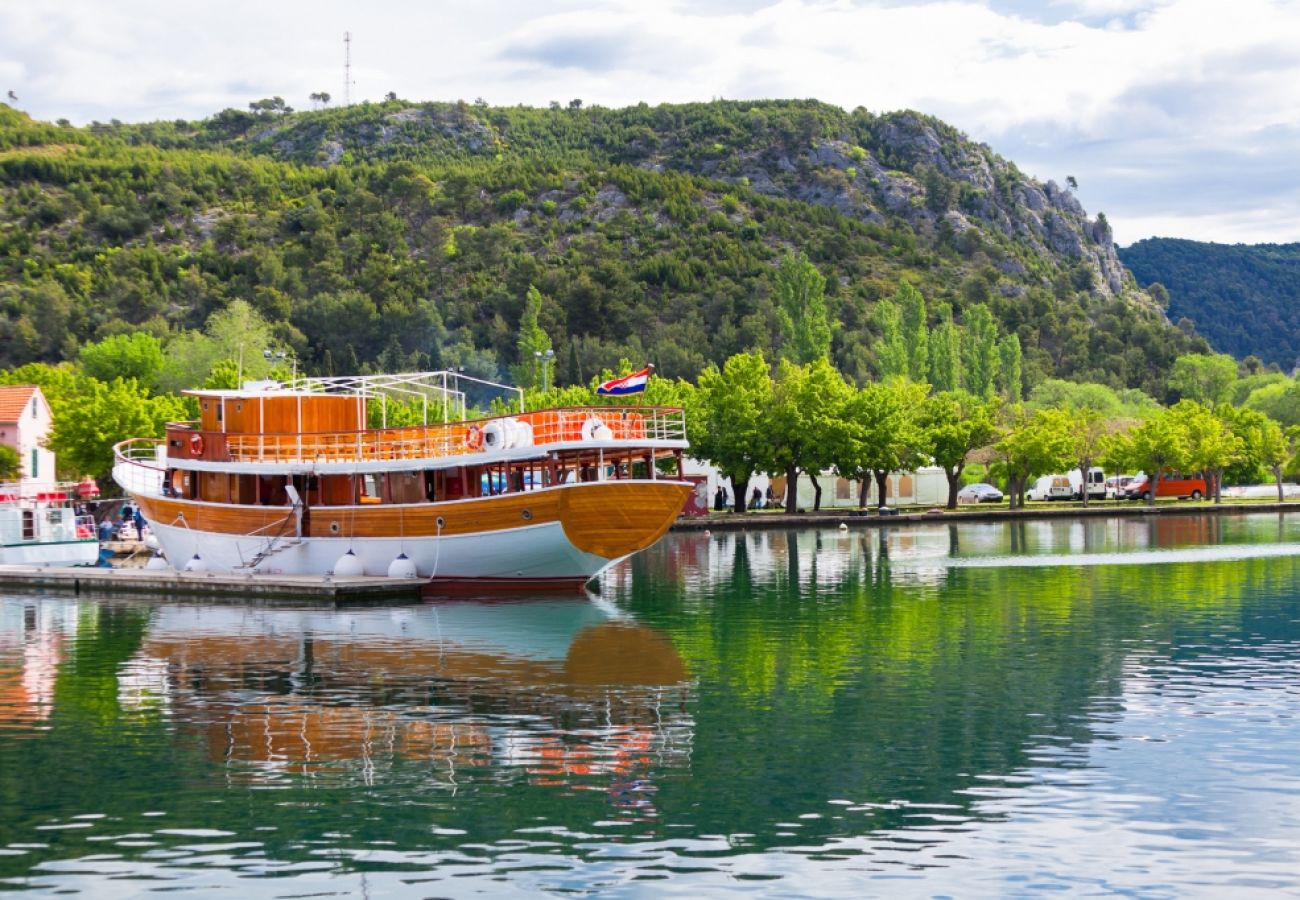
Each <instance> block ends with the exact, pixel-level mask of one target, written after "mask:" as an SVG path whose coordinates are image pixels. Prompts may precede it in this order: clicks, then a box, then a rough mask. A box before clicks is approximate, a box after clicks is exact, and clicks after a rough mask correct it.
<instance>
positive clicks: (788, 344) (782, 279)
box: [776, 253, 831, 365]
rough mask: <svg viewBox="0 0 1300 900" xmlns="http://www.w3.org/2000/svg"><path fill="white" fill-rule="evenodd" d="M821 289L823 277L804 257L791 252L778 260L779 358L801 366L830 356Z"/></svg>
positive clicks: (829, 324) (829, 328)
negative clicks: (779, 264)
mask: <svg viewBox="0 0 1300 900" xmlns="http://www.w3.org/2000/svg"><path fill="white" fill-rule="evenodd" d="M825 291H826V279H825V278H824V277H823V276H822V274H821V273H820V272H818V271H817V267H816V266H814V265H813V264H812V263H810V262H809V261H808V257H806V256H804V255H803V254H802V253H800V254H798V255H797V256H796V255H795V254H793V253H791V254H787V255H786V256H785V258H784V259H782V260H781V271H780V272H779V273H778V274H777V276H776V302H777V314H778V315H779V316H780V320H781V333H782V335H783V339H782V341H781V356H782V357H783V358H785V359H788V360H791V361H792V362H795V363H798V364H800V365H803V364H805V363H810V362H815V361H816V360H819V359H827V358H829V357H830V352H831V323H830V318H829V316H828V315H827V312H826V297H825Z"/></svg>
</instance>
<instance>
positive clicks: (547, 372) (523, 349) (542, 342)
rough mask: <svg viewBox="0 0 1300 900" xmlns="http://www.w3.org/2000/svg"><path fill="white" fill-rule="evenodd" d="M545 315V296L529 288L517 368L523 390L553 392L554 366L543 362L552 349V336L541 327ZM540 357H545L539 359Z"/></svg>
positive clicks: (515, 370) (525, 301)
mask: <svg viewBox="0 0 1300 900" xmlns="http://www.w3.org/2000/svg"><path fill="white" fill-rule="evenodd" d="M541 312H542V292H541V291H539V290H537V288H536V287H535V286H533V285H531V284H530V285H529V286H528V294H527V296H526V297H525V298H524V311H523V314H522V315H520V317H519V341H518V343H517V345H516V346H518V348H519V364H518V365H516V366H515V367H514V376H515V383H516V384H517V385H519V386H520V387H522V388H537V389H538V390H542V391H549V390H550V389H551V382H552V377H553V375H554V369H553V368H552V365H553V364H548V362H547V361H546V360H545V359H544V358H543V357H544V355H545V354H546V352H547V351H549V350H550V349H551V336H550V335H549V334H547V333H546V330H545V329H544V328H542V326H541V325H539V324H538V321H537V320H538V317H539V316H540V315H541ZM538 354H542V356H539V355H538Z"/></svg>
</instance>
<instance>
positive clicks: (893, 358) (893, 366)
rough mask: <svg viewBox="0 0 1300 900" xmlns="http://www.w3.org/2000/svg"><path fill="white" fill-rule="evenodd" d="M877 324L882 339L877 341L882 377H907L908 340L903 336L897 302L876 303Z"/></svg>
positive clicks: (883, 301)
mask: <svg viewBox="0 0 1300 900" xmlns="http://www.w3.org/2000/svg"><path fill="white" fill-rule="evenodd" d="M876 326H877V327H878V328H879V329H880V340H879V341H877V342H876V363H877V368H878V369H879V370H880V377H881V378H885V379H889V378H906V377H907V372H908V362H907V341H906V340H905V339H904V337H903V318H902V313H901V312H900V310H899V308H898V304H897V303H894V302H893V301H892V300H881V301H880V302H879V303H877V304H876Z"/></svg>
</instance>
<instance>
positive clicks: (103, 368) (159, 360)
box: [77, 331, 163, 387]
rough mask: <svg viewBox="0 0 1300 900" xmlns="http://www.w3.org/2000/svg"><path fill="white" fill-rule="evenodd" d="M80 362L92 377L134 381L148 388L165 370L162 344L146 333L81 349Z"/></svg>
mask: <svg viewBox="0 0 1300 900" xmlns="http://www.w3.org/2000/svg"><path fill="white" fill-rule="evenodd" d="M77 361H78V363H80V365H81V371H83V372H85V373H86V374H87V375H89V376H90V377H91V378H96V379H98V380H100V381H105V382H107V381H112V380H113V379H114V378H123V379H134V380H135V381H138V382H139V383H140V384H142V385H145V386H146V387H149V386H152V385H153V384H154V383H155V381H156V380H157V378H158V373H159V372H160V371H161V370H162V366H163V351H162V342H161V341H159V340H158V338H156V337H154V336H153V335H152V334H148V333H147V332H143V331H137V332H135V333H133V334H115V335H111V336H109V337H106V338H104V339H103V340H102V341H99V342H98V343H95V344H87V345H86V346H85V347H82V348H81V354H80V355H79V356H78V358H77Z"/></svg>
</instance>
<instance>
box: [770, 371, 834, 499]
mask: <svg viewBox="0 0 1300 900" xmlns="http://www.w3.org/2000/svg"><path fill="white" fill-rule="evenodd" d="M851 391H852V389H851V388H850V387H849V385H848V384H847V383H846V382H845V381H844V377H843V376H842V375H840V373H839V372H837V371H835V369H834V368H833V367H832V366H831V364H830V362H829V361H828V360H824V359H822V360H816V361H814V362H811V363H808V364H806V365H802V366H801V365H796V364H795V363H792V362H790V361H789V360H786V359H783V360H781V362H780V364H779V365H778V367H777V373H776V385H775V387H774V389H773V391H772V408H771V410H770V415H769V416H768V420H767V427H768V428H769V429H770V434H771V440H770V444H769V455H768V458H767V460H766V462H767V465H766V466H765V467H764V468H765V469H766V470H767V471H769V472H784V473H785V474H786V476H787V481H786V491H787V493H786V508H787V509H789V510H794V509H795V507H796V506H797V499H796V498H797V493H796V487H797V486H796V483H795V479H796V476H797V474H798V473H799V472H800V471H802V472H805V473H808V474H810V475H812V476H814V477H815V476H816V475H817V474H819V473H821V472H822V471H824V470H826V469H829V468H830V467H831V466H833V465H834V464H835V461H836V459H837V457H838V456H840V455H841V453H842V449H843V447H844V444H845V443H846V441H847V440H848V431H847V427H846V423H845V419H844V415H843V414H844V405H845V403H846V401H847V400H848V398H849V397H850V395H851Z"/></svg>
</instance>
